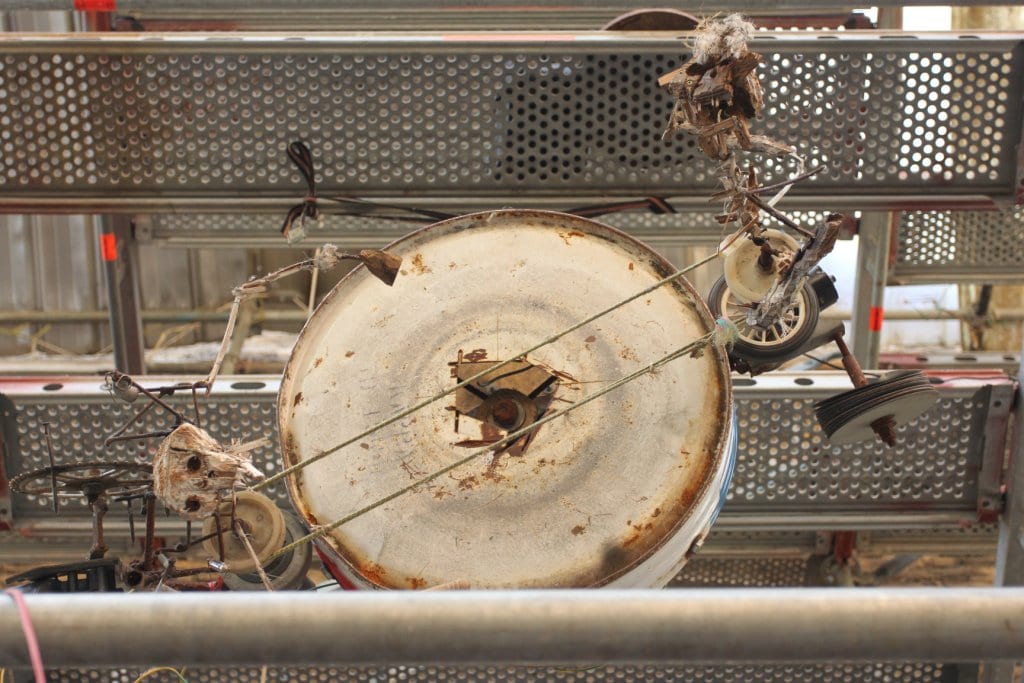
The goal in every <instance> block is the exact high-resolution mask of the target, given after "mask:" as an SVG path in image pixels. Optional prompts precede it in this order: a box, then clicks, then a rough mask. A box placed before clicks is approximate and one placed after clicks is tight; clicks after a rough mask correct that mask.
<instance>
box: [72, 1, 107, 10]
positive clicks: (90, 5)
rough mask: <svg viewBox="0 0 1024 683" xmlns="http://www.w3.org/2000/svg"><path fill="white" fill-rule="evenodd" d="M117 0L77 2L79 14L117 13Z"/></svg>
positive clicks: (76, 6) (76, 7)
mask: <svg viewBox="0 0 1024 683" xmlns="http://www.w3.org/2000/svg"><path fill="white" fill-rule="evenodd" d="M116 5H117V0H75V9H76V10H78V11H79V12H116V11H117V7H116Z"/></svg>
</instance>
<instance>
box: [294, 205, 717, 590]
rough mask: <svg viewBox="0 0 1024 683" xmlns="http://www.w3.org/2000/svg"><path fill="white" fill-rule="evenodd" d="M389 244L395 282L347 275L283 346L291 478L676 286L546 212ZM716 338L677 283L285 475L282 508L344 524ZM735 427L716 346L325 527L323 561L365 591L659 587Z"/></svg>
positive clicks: (705, 506)
mask: <svg viewBox="0 0 1024 683" xmlns="http://www.w3.org/2000/svg"><path fill="white" fill-rule="evenodd" d="M388 249H389V250H390V251H392V252H394V253H396V254H398V255H399V256H401V257H402V259H403V264H402V270H401V273H400V275H399V277H398V279H397V280H396V281H395V283H394V286H393V287H387V286H385V285H383V284H382V283H380V282H379V281H377V280H376V279H375V278H373V277H372V276H371V275H370V274H369V273H368V272H367V271H366V270H365V269H364V268H362V267H360V268H357V269H356V270H354V271H352V273H351V274H349V275H348V276H347V277H346V278H345V279H344V280H342V281H341V282H340V283H339V284H338V285H337V286H336V287H335V289H334V290H333V291H331V292H330V294H328V295H327V296H326V297H325V298H324V301H323V302H322V303H321V305H320V306H319V307H318V309H317V310H316V312H315V313H314V314H313V317H312V318H311V319H310V321H309V323H308V324H307V325H306V327H305V329H304V330H303V331H302V334H301V335H300V337H299V340H298V342H297V343H296V346H295V349H294V351H293V353H292V357H291V359H290V361H289V363H288V366H287V368H286V370H285V374H284V379H283V381H282V385H281V393H280V396H279V399H278V412H279V421H280V431H281V440H282V450H283V454H284V460H285V465H293V464H295V463H298V462H301V461H303V460H306V459H307V458H310V457H312V456H314V455H316V454H318V453H320V452H322V451H324V450H326V449H329V448H331V447H333V446H336V445H337V444H339V443H341V442H343V441H345V440H347V439H348V438H350V437H352V436H354V435H356V434H359V433H360V432H362V431H364V430H366V429H368V428H369V427H371V426H373V425H374V424H376V423H378V422H380V421H381V420H383V419H384V418H387V417H390V416H391V415H393V414H395V413H396V412H398V411H400V410H402V409H403V408H406V407H408V406H411V405H414V404H416V403H417V402H419V401H422V400H423V399H424V398H427V397H429V396H432V395H434V394H436V393H438V392H440V391H442V390H444V389H446V388H450V387H452V386H454V384H455V383H456V381H457V380H456V379H455V378H456V377H463V378H465V377H469V376H470V375H472V374H474V373H475V372H480V371H482V370H486V369H487V368H488V367H490V366H489V365H488V363H493V362H494V361H497V360H506V359H508V358H509V357H510V356H512V355H513V354H517V353H519V352H521V351H523V350H525V349H527V348H529V347H531V346H533V345H534V344H536V343H537V342H539V341H540V340H542V339H545V338H547V337H549V336H551V335H553V334H555V333H557V332H559V331H562V330H564V329H566V328H568V327H569V326H571V325H573V324H574V323H577V322H579V321H580V320H583V319H585V318H587V317H588V316H590V315H591V314H593V313H595V312H597V311H599V310H602V309H604V308H606V307H608V306H610V305H611V304H614V303H615V302H618V301H620V300H622V299H625V298H627V297H628V296H630V295H632V294H634V293H636V292H638V291H640V290H643V289H644V288H646V287H648V286H650V285H652V284H653V283H655V282H657V281H658V280H660V279H662V278H663V277H665V276H666V275H667V274H669V273H671V272H672V271H673V270H674V269H673V268H672V267H671V266H670V265H669V264H668V263H667V262H665V261H664V260H663V259H661V258H660V257H659V256H658V255H657V254H655V253H654V252H652V251H651V250H650V249H649V248H647V247H646V246H644V245H642V244H640V243H639V242H636V241H634V240H632V239H631V238H629V237H627V236H626V235H624V234H622V233H620V232H618V231H616V230H614V229H612V228H609V227H607V226H604V225H601V224H599V223H596V222H593V221H589V220H586V219H582V218H577V217H574V216H569V215H565V214H558V213H550V212H539V211H495V212H489V213H481V214H474V215H471V216H463V217H460V218H455V219H452V220H448V221H444V222H442V223H438V224H435V225H432V226H429V227H427V228H424V229H422V230H420V231H419V232H416V233H413V234H411V235H409V236H407V237H405V238H403V239H401V240H399V241H398V242H396V243H395V244H393V245H391V246H390V247H389V248H388ZM712 328H713V320H712V319H711V317H710V314H709V313H708V310H707V308H706V306H705V305H704V303H703V302H702V301H701V299H700V297H699V296H698V295H697V293H696V292H695V291H694V290H693V288H692V287H691V286H690V285H689V283H687V282H686V281H685V280H682V279H679V280H677V281H676V282H675V283H674V284H672V285H665V286H663V287H661V288H659V289H657V290H655V291H654V292H652V293H650V294H647V295H645V296H643V297H641V298H640V299H638V300H637V301H635V302H633V303H631V304H628V305H626V306H625V307H623V308H620V309H618V310H616V311H615V312H613V313H611V314H609V315H607V316H605V317H603V318H601V319H599V320H597V321H595V322H594V323H592V324H589V325H587V326H585V327H583V328H581V329H579V330H577V331H575V332H572V333H570V334H568V335H566V336H565V337H563V338H561V339H559V340H558V341H556V342H554V343H552V344H549V345H547V346H545V347H544V348H542V349H540V350H538V351H536V352H535V353H532V354H530V355H529V356H528V357H527V358H523V359H518V361H517V362H516V363H515V364H512V365H509V366H507V367H504V368H502V369H499V370H496V371H495V372H493V373H490V374H488V375H487V376H485V378H484V381H481V382H478V383H476V384H474V385H473V386H472V387H471V389H472V390H467V389H462V390H459V391H458V392H456V393H455V394H453V395H451V396H449V397H447V398H445V399H443V400H440V401H437V402H435V403H434V404H432V405H430V406H428V407H426V408H424V409H422V410H420V411H418V412H417V413H415V414H414V415H411V416H410V417H408V418H405V419H403V420H401V421H400V422H398V423H396V424H393V425H391V426H389V427H386V428H384V429H382V430H380V431H378V432H376V433H374V434H373V435H372V436H368V437H366V438H365V439H363V440H361V441H360V442H358V443H355V444H353V445H351V446H348V447H346V448H344V449H341V450H340V451H338V452H336V453H334V454H332V455H330V456H328V457H326V458H324V459H322V460H320V461H318V462H316V463H313V464H311V465H310V466H309V467H307V468H305V469H304V470H302V471H301V472H300V473H298V474H297V475H295V476H293V477H291V478H290V479H289V480H288V486H289V492H290V495H291V497H292V501H293V503H294V504H295V507H296V509H297V510H298V511H299V513H300V514H301V515H302V516H303V517H304V518H305V519H306V521H307V523H308V524H310V525H317V524H327V523H329V522H331V521H334V520H337V519H340V518H342V517H344V516H345V515H347V514H350V513H352V512H354V511H356V510H359V509H361V508H363V507H365V506H366V505H368V504H370V503H372V502H374V501H377V500H380V499H381V498H384V497H385V496H387V495H389V494H391V493H393V492H395V491H397V490H399V489H402V488H403V487H406V486H408V485H409V484H410V483H412V482H414V481H416V480H417V479H419V478H421V477H423V476H425V475H427V474H430V473H433V472H436V471H437V470H439V469H441V468H443V467H445V466H447V465H449V464H451V463H453V462H454V461H456V460H459V459H460V458H463V457H465V456H466V455H467V454H469V453H470V452H472V451H473V450H474V449H478V448H480V447H481V446H482V445H487V444H489V443H491V442H493V441H494V440H495V439H496V438H499V437H500V436H502V435H503V434H505V433H506V432H507V430H514V429H516V428H517V427H518V426H520V425H522V424H528V423H530V422H532V421H533V420H536V419H538V418H540V417H542V416H543V415H545V414H549V413H550V411H554V410H557V409H560V408H564V407H565V406H568V405H571V404H572V403H574V402H576V401H577V400H579V399H580V398H582V397H584V396H587V395H588V394H590V393H591V392H593V391H594V390H595V389H597V388H599V387H601V386H603V385H604V384H605V383H608V382H611V381H613V380H616V379H618V378H620V377H623V376H624V375H627V374H629V373H631V372H634V371H636V370H638V369H640V368H643V367H645V366H646V365H648V364H650V363H651V362H653V361H655V360H658V359H659V358H661V357H662V356H664V355H666V354H668V353H669V352H671V351H673V350H675V349H677V348H679V347H681V346H683V345H685V344H687V343H688V342H692V341H693V340H695V339H697V338H699V337H701V336H703V335H705V334H706V333H708V332H709V331H710V330H711V329H712ZM730 420H731V391H730V381H729V371H728V364H727V360H726V358H725V354H724V352H723V351H722V350H721V349H720V348H719V347H717V346H712V347H710V348H708V349H706V351H705V352H704V354H703V355H701V356H700V357H697V358H689V357H684V358H681V359H679V360H675V361H673V362H671V363H670V364H668V365H666V366H664V367H662V368H660V369H658V370H657V371H656V372H654V373H651V374H649V375H645V376H643V377H641V378H640V379H639V380H637V381H635V382H631V383H629V384H627V385H625V386H623V387H621V388H619V389H616V390H615V391H614V392H612V393H609V394H607V395H606V396H603V397H601V398H599V399H597V400H595V401H593V402H592V403H589V404H587V405H585V406H583V407H581V408H579V409H578V410H576V411H574V412H572V413H570V414H569V415H567V416H565V417H561V418H558V419H556V420H554V421H552V422H550V423H547V424H545V425H543V426H541V427H540V428H539V429H538V430H537V431H536V434H535V436H534V437H533V438H532V440H530V441H529V442H528V443H523V442H520V443H518V444H517V445H516V447H515V448H512V449H508V450H505V451H503V452H501V453H498V454H494V455H491V454H488V455H486V456H483V457H481V458H479V459H477V460H475V461H473V462H471V463H469V464H466V465H464V466H462V467H459V468H458V469H456V470H454V471H452V472H450V473H448V474H446V475H444V476H443V477H441V478H440V479H437V480H435V481H433V482H430V483H429V484H426V485H424V486H422V487H420V488H419V489H417V490H416V491H414V492H412V493H408V494H406V495H403V496H401V497H399V498H396V499H395V500H392V501H390V502H388V503H387V504H385V505H383V506H381V507H379V508H377V509H375V510H373V511H372V512H369V513H367V514H365V515H363V516H361V517H359V518H357V519H355V520H354V521H351V522H349V523H347V524H345V525H344V526H341V527H339V528H337V529H335V530H334V531H332V532H331V533H330V534H329V535H327V536H325V537H324V539H323V545H322V546H321V549H322V550H323V551H324V554H325V555H326V558H327V561H328V564H329V565H331V568H332V570H333V571H335V573H340V574H342V575H343V577H344V579H345V580H347V581H351V582H352V583H353V584H355V585H357V586H361V587H370V586H379V587H389V588H422V587H427V586H432V585H437V584H443V583H447V582H451V581H464V582H468V583H469V584H470V585H471V586H473V587H475V588H486V587H527V586H596V585H615V586H654V585H663V584H664V583H666V582H667V581H668V580H669V579H670V578H671V577H672V576H673V575H674V573H675V572H676V571H678V569H679V567H680V566H681V565H682V563H683V562H684V558H685V557H686V556H687V555H688V553H689V551H691V550H692V549H693V548H694V547H695V546H696V545H699V542H700V541H701V540H702V539H703V536H704V535H705V534H706V533H707V531H708V528H709V526H710V524H711V522H712V520H713V518H714V516H715V514H716V512H717V509H718V507H719V504H720V501H721V498H722V496H723V495H724V491H723V488H724V482H725V480H726V478H727V474H726V473H727V471H728V469H729V467H728V466H729V464H730V463H729V457H728V455H727V453H726V451H727V448H726V444H727V442H728V441H729V438H730V432H731V430H730Z"/></svg>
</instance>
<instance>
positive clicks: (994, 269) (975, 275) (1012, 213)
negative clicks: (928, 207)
mask: <svg viewBox="0 0 1024 683" xmlns="http://www.w3.org/2000/svg"><path fill="white" fill-rule="evenodd" d="M897 238H898V249H897V251H896V263H895V265H894V267H893V272H892V280H894V281H896V282H958V281H965V280H975V281H977V280H979V279H981V280H984V281H986V282H992V281H1024V208H1021V207H1017V208H1014V209H1010V210H1006V211H908V212H904V213H903V214H901V215H900V222H899V232H898V233H897Z"/></svg>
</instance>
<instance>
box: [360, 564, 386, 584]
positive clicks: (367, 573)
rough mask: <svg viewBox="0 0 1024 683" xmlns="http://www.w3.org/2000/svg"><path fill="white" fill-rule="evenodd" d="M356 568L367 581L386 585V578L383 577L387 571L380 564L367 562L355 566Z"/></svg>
mask: <svg viewBox="0 0 1024 683" xmlns="http://www.w3.org/2000/svg"><path fill="white" fill-rule="evenodd" d="M356 569H357V570H358V571H359V573H360V574H361V575H362V577H363V578H364V579H366V580H367V581H370V582H371V583H375V584H377V585H378V586H386V585H387V580H386V579H385V578H384V577H385V576H387V574H388V573H387V572H386V571H385V570H384V567H382V566H380V565H379V564H377V563H376V562H367V563H366V564H364V565H362V566H361V567H356Z"/></svg>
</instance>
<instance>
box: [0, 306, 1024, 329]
mask: <svg viewBox="0 0 1024 683" xmlns="http://www.w3.org/2000/svg"><path fill="white" fill-rule="evenodd" d="M109 315H110V314H109V313H107V311H31V310H23V311H11V310H6V311H0V325H12V324H19V323H40V324H42V323H47V324H53V325H70V324H76V323H99V322H106V321H107V320H108V319H109ZM821 315H822V317H823V318H824V319H826V320H849V319H850V312H849V311H825V312H823V313H822V314H821ZM306 317H307V315H306V312H305V311H301V310H298V309H295V310H276V309H262V310H261V311H260V312H259V313H258V314H257V316H256V319H257V320H259V321H261V322H304V321H305V320H306ZM885 318H886V320H890V321H894V320H968V319H972V318H974V313H973V311H970V310H967V309H964V310H962V311H892V310H889V311H886V312H885ZM988 318H989V319H991V320H993V321H996V322H999V321H1011V320H1013V321H1016V320H1024V309H1022V308H1014V309H1006V310H998V309H993V310H992V311H990V312H989V315H988ZM227 319H228V313H227V311H197V310H180V311H179V310H173V309H153V310H148V311H143V312H142V321H143V322H147V323H189V322H224V321H226V320H227Z"/></svg>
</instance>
